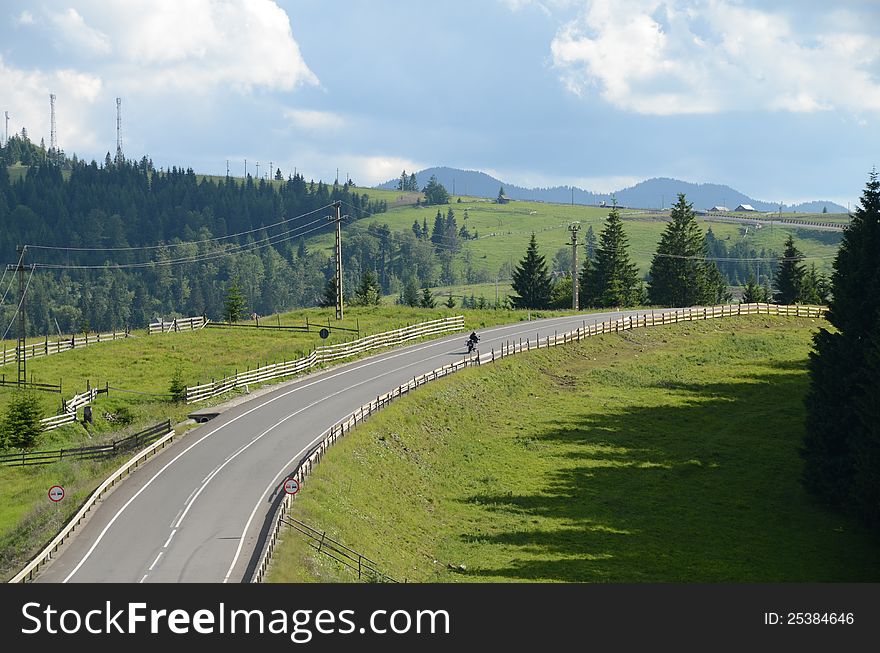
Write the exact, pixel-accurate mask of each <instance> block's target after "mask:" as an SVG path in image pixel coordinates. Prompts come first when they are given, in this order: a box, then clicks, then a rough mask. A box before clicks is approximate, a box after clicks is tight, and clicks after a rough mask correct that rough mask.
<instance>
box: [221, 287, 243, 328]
mask: <svg viewBox="0 0 880 653" xmlns="http://www.w3.org/2000/svg"><path fill="white" fill-rule="evenodd" d="M244 310H245V299H244V295H242V294H241V290H240V289H239V287H238V279H233V280H232V281H230V282H229V287H228V288H227V289H226V299H225V300H224V301H223V319H225V320H226V321H227V322H229V323H232V322H237V321H238V320H239V318H240V317H241V314H242V313H244Z"/></svg>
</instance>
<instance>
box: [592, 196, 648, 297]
mask: <svg viewBox="0 0 880 653" xmlns="http://www.w3.org/2000/svg"><path fill="white" fill-rule="evenodd" d="M627 248H628V244H627V237H626V234H625V233H624V231H623V222H622V221H621V219H620V211H619V210H618V209H617V207H616V206H615V207H614V208H612V209H611V212H610V213H609V214H608V218H607V219H606V220H605V227H604V228H603V229H602V232H601V233H600V234H599V244H598V246H597V248H596V256H595V260H594V261H591V260H590V259H589V258H588V259H587V260H586V261H585V262H584V268H583V274H582V276H581V297H582V298H583V299H582V302H583V304H584V306H596V307H611V306H636V305H637V304H641V303H642V282H641V280H640V279H639V270H638V267H636V265H635V264H634V263H632V262H630V259H629V253H628V252H627Z"/></svg>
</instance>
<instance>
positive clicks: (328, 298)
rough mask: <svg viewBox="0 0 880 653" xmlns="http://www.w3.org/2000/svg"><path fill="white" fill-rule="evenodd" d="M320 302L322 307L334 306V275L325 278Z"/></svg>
mask: <svg viewBox="0 0 880 653" xmlns="http://www.w3.org/2000/svg"><path fill="white" fill-rule="evenodd" d="M320 303H321V306H322V307H324V308H330V307H331V306H336V275H334V276H332V277H330V278H329V279H327V283H326V284H324V294H323V295H321V302H320Z"/></svg>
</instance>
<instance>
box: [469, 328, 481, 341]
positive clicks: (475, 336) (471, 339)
mask: <svg viewBox="0 0 880 653" xmlns="http://www.w3.org/2000/svg"><path fill="white" fill-rule="evenodd" d="M470 341H471V342H472V343H474V344H477V343H478V342H479V341H480V336H478V335H477V332H476V331H471V337H470Z"/></svg>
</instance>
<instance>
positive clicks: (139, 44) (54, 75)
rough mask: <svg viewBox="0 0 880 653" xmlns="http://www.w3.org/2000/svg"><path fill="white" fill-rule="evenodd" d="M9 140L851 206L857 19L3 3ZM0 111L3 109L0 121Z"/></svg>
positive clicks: (636, 10)
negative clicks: (687, 189)
mask: <svg viewBox="0 0 880 653" xmlns="http://www.w3.org/2000/svg"><path fill="white" fill-rule="evenodd" d="M0 89H2V90H0V111H8V112H9V116H10V119H9V129H10V132H14V131H19V130H20V129H21V128H22V127H23V126H24V127H27V129H28V132H29V134H30V135H31V137H32V138H33V139H34V140H39V138H40V137H44V138H45V139H46V141H47V142H48V140H49V97H48V96H49V93H55V94H56V96H57V101H56V108H57V127H58V140H59V145H60V146H61V147H62V148H63V149H64V150H65V151H66V152H67V153H68V154H70V153H74V152H75V153H77V154H78V155H80V156H81V157H85V158H88V159H91V158H96V159H99V160H100V159H102V158H103V156H104V155H105V154H106V152H108V151H115V147H116V102H115V99H116V98H117V97H120V98H122V108H123V131H122V134H123V145H124V150H125V153H126V155H127V156H129V157H134V158H140V157H141V156H142V155H144V154H147V155H148V156H150V157H151V158H152V159H153V161H154V163H155V165H156V166H157V167H158V166H171V165H178V166H180V165H183V166H189V167H193V168H194V169H195V170H197V171H198V172H206V173H223V172H225V170H226V165H227V160H228V161H229V166H230V170H231V172H232V173H233V174H241V173H243V172H244V166H245V159H247V167H248V171H249V172H250V173H252V174H254V173H256V164H257V163H258V162H259V165H260V174H261V175H262V174H264V173H266V172H267V171H268V167H269V163H270V162H272V165H273V167H280V168H281V170H282V172H283V173H284V174H285V176H286V175H287V174H288V173H290V172H293V170H294V168H296V169H297V170H298V171H300V172H303V173H304V174H305V175H306V177H307V178H309V177H313V178H315V179H319V178H322V179H325V180H332V179H333V178H334V177H335V176H336V169H337V168H338V169H339V174H340V178H343V179H344V178H345V176H346V175H350V176H351V178H352V179H354V180H355V181H356V182H357V183H359V184H361V185H372V184H376V183H379V182H382V181H385V180H387V179H390V178H393V177H396V176H398V175H399V174H400V171H401V169H404V168H405V169H406V170H408V171H413V170H419V169H421V168H424V167H428V166H433V165H448V166H454V167H460V168H466V169H476V170H483V171H486V172H489V173H491V174H494V175H496V176H498V177H501V178H502V179H504V180H505V181H508V182H509V183H516V184H519V185H525V186H546V185H557V184H575V185H578V186H580V187H583V188H587V189H589V190H594V191H602V192H607V191H610V190H614V189H618V188H621V187H624V186H627V185H631V184H633V183H635V182H637V181H640V180H642V179H646V178H650V177H660V176H666V177H676V178H680V179H685V180H688V181H693V182H714V183H725V184H729V185H731V186H733V187H735V188H736V189H738V190H740V191H742V192H745V193H747V194H749V195H750V196H752V197H754V198H756V199H762V200H767V201H782V202H786V203H792V202H797V201H802V200H807V199H827V200H835V201H838V202H840V203H841V204H843V205H844V206H845V205H846V203H847V202H850V203H854V202H855V201H857V199H858V197H859V195H860V193H861V189H862V188H863V187H864V183H865V181H866V179H867V174H868V172H869V171H870V170H871V168H872V166H875V165H878V164H880V129H878V127H880V3H878V2H876V1H874V0H850V1H841V2H824V1H814V0H787V1H786V0H780V1H778V2H755V1H738V0H593V1H588V0H540V1H539V0H444V1H443V2H437V1H436V0H430V1H429V0H409V1H408V2H402V1H400V0H394V1H391V0H276V1H274V2H273V1H272V0H150V1H149V2H145V1H144V0H137V1H135V0H112V1H107V0H4V1H3V2H2V6H0ZM0 116H2V114H0Z"/></svg>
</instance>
